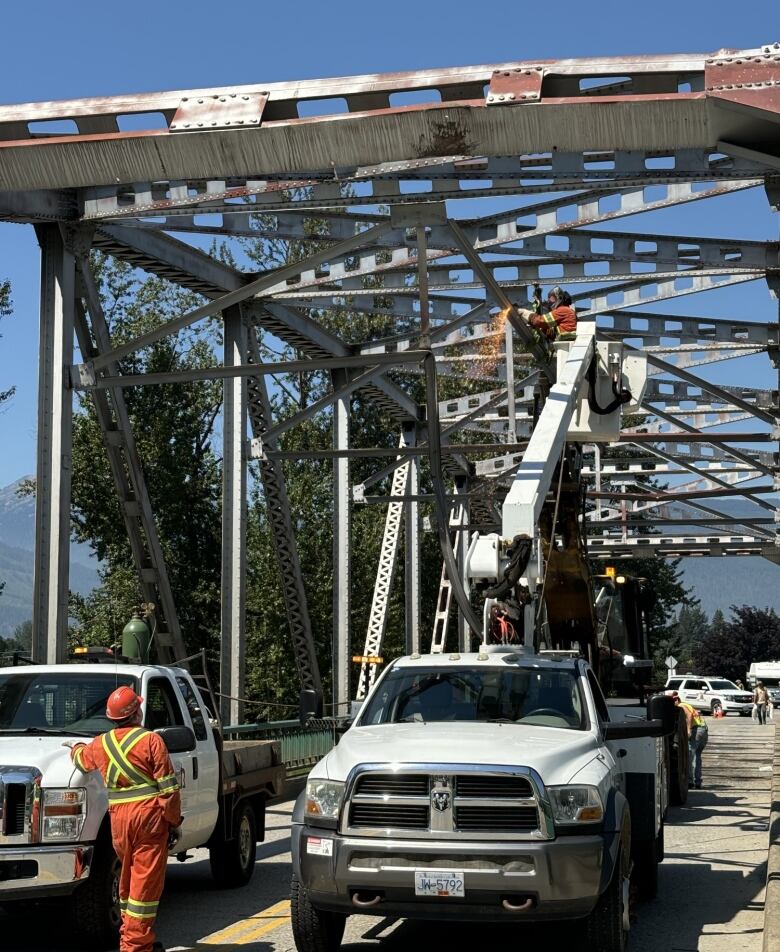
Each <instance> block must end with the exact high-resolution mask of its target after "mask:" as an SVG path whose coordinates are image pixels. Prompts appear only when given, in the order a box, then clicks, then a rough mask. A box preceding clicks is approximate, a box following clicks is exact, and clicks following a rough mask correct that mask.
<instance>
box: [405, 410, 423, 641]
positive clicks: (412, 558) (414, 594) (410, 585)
mask: <svg viewBox="0 0 780 952" xmlns="http://www.w3.org/2000/svg"><path fill="white" fill-rule="evenodd" d="M404 444H405V445H406V446H416V445H417V427H416V426H415V425H414V424H412V425H410V426H408V427H406V426H405V427H404ZM419 492H420V460H419V457H417V456H413V457H412V458H411V459H410V461H409V483H408V486H407V493H408V494H409V495H410V496H416V495H417V494H418V493H419ZM404 552H405V564H404V582H405V585H404V599H405V612H404V616H405V623H406V653H407V654H412V653H413V652H416V651H417V652H419V650H420V511H419V504H418V503H417V502H416V501H415V500H411V501H410V502H407V503H405V505H404Z"/></svg>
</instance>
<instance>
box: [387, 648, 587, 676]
mask: <svg viewBox="0 0 780 952" xmlns="http://www.w3.org/2000/svg"><path fill="white" fill-rule="evenodd" d="M584 664H587V662H586V661H585V660H584V659H583V658H580V657H577V656H574V655H572V654H569V653H561V654H556V653H555V652H550V653H549V654H531V653H529V652H527V651H525V650H524V649H523V648H522V647H520V646H517V647H504V646H502V645H495V646H494V645H490V646H487V647H486V648H483V650H481V651H479V652H475V651H468V652H466V651H464V652H459V651H455V652H450V653H449V654H413V655H404V656H403V657H401V658H397V659H396V660H395V661H393V662H392V663H391V664H390V667H392V668H437V667H441V668H463V667H468V668H479V667H483V666H484V667H499V666H501V667H503V666H504V665H512V666H515V667H521V668H540V669H548V668H550V669H555V670H560V669H561V668H564V669H567V670H570V671H573V670H575V669H577V667H578V666H579V665H584Z"/></svg>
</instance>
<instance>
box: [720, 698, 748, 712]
mask: <svg viewBox="0 0 780 952" xmlns="http://www.w3.org/2000/svg"><path fill="white" fill-rule="evenodd" d="M723 710H724V711H726V712H727V713H728V712H735V711H736V712H738V713H740V714H750V713H751V711H752V710H753V702H752V701H751V702H750V703H749V704H746V703H745V702H744V701H728V700H724V701H723Z"/></svg>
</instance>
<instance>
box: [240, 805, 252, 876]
mask: <svg viewBox="0 0 780 952" xmlns="http://www.w3.org/2000/svg"><path fill="white" fill-rule="evenodd" d="M238 855H239V859H240V860H241V866H242V867H243V868H244V869H246V867H247V866H248V865H249V860H250V857H251V855H252V827H251V825H250V823H249V817H248V816H247V815H246V814H244V815H243V816H242V817H241V825H240V826H239V828H238Z"/></svg>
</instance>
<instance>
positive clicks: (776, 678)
mask: <svg viewBox="0 0 780 952" xmlns="http://www.w3.org/2000/svg"><path fill="white" fill-rule="evenodd" d="M747 680H748V684H749V686H750V688H751V690H752V689H753V688H755V686H756V685H757V684H758V682H759V681H762V682H763V684H764V687H765V688H766V689H767V691H769V697H770V698H771V700H772V707H780V661H755V662H753V664H751V665H750V669H749V670H748V673H747Z"/></svg>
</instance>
